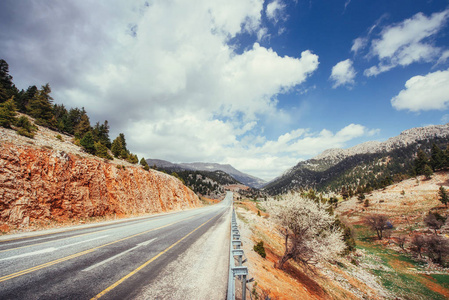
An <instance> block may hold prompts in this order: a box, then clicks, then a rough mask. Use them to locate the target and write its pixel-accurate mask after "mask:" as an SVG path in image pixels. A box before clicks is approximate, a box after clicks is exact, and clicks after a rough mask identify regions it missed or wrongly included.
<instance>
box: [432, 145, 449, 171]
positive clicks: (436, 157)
mask: <svg viewBox="0 0 449 300" xmlns="http://www.w3.org/2000/svg"><path fill="white" fill-rule="evenodd" d="M444 160H445V157H444V153H443V151H441V149H440V147H438V146H437V145H436V144H435V143H433V144H432V150H431V154H430V166H431V167H432V170H433V171H437V170H440V169H442V168H443V167H444Z"/></svg>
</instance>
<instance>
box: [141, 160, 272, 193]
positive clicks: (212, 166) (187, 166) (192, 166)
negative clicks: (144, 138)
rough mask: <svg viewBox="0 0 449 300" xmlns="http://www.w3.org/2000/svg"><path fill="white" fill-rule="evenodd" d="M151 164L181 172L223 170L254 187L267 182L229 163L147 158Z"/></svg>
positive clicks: (259, 186)
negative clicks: (181, 161) (175, 161)
mask: <svg viewBox="0 0 449 300" xmlns="http://www.w3.org/2000/svg"><path fill="white" fill-rule="evenodd" d="M146 161H147V163H148V165H149V166H156V167H157V168H158V169H162V170H166V171H171V172H179V171H209V172H214V171H223V172H225V173H227V174H229V175H230V176H231V177H232V178H234V179H235V180H237V181H239V182H241V183H242V184H244V185H247V186H249V187H252V188H257V189H258V188H261V187H263V186H264V185H265V184H266V181H265V180H263V179H260V178H257V177H254V176H251V175H248V174H245V173H243V172H240V171H239V170H237V169H235V168H234V167H233V166H231V165H229V164H217V163H202V162H195V163H172V162H169V161H166V160H161V159H147V160H146Z"/></svg>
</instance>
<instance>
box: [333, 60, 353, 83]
mask: <svg viewBox="0 0 449 300" xmlns="http://www.w3.org/2000/svg"><path fill="white" fill-rule="evenodd" d="M355 75H356V71H355V69H354V67H353V66H352V60H350V59H347V60H343V61H341V62H339V63H337V64H336V65H335V66H333V67H332V73H331V76H330V79H331V80H333V81H334V85H333V88H334V89H335V88H337V87H339V86H341V85H353V84H354V78H355Z"/></svg>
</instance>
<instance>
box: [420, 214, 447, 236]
mask: <svg viewBox="0 0 449 300" xmlns="http://www.w3.org/2000/svg"><path fill="white" fill-rule="evenodd" d="M445 221H446V219H445V218H444V217H442V216H441V215H440V214H438V213H432V212H429V213H428V214H427V215H426V216H425V217H424V223H425V224H426V225H427V226H428V227H429V228H430V229H433V230H434V231H435V234H437V230H438V229H440V228H441V227H442V226H443V225H444V222H445Z"/></svg>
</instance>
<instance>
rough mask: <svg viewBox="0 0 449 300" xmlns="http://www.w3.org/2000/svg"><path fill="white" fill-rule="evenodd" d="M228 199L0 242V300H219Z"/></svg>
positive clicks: (226, 248)
mask: <svg viewBox="0 0 449 300" xmlns="http://www.w3.org/2000/svg"><path fill="white" fill-rule="evenodd" d="M231 203H232V193H228V194H227V196H226V198H225V200H223V201H222V202H221V203H219V204H217V205H213V206H208V207H203V208H199V209H194V210H188V211H182V212H177V213H172V214H167V215H159V216H153V217H148V218H140V219H135V220H128V221H126V222H121V223H113V224H107V225H100V226H95V227H90V228H84V229H76V230H67V231H64V232H59V233H51V234H50V233H49V234H46V233H45V232H41V233H40V234H39V235H36V236H34V237H27V238H23V237H22V238H15V237H14V236H13V235H12V236H8V238H9V239H8V240H3V241H0V299H99V298H101V299H224V298H225V297H226V287H227V275H228V261H229V227H230V226H229V222H230V206H231Z"/></svg>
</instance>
